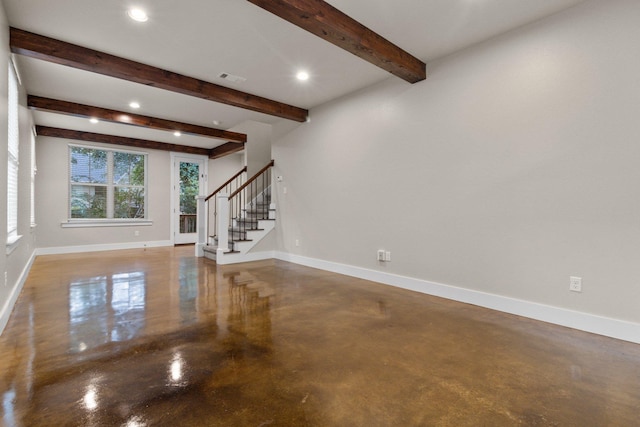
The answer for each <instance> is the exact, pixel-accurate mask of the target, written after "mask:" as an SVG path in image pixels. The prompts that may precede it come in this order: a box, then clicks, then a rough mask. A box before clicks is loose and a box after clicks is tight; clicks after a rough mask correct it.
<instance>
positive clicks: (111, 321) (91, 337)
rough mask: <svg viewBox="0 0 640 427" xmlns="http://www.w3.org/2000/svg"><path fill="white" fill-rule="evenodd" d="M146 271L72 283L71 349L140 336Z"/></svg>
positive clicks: (70, 300) (142, 324) (143, 311)
mask: <svg viewBox="0 0 640 427" xmlns="http://www.w3.org/2000/svg"><path fill="white" fill-rule="evenodd" d="M145 296H146V280H145V273H144V272H142V271H135V272H130V273H117V274H113V275H110V276H96V277H91V278H88V279H79V280H74V281H72V282H71V283H70V284H69V321H70V347H71V348H70V350H71V351H72V352H82V351H85V350H87V349H90V348H94V347H96V346H99V345H102V344H106V343H108V342H113V341H127V340H130V339H132V338H134V337H136V336H137V335H138V334H139V333H140V332H141V331H142V330H143V329H144V326H145V305H146V304H145Z"/></svg>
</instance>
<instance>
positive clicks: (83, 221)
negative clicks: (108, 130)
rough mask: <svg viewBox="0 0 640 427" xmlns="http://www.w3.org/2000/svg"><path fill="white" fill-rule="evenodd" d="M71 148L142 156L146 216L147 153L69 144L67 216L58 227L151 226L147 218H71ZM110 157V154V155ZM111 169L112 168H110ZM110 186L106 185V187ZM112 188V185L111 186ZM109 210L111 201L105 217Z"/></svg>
mask: <svg viewBox="0 0 640 427" xmlns="http://www.w3.org/2000/svg"><path fill="white" fill-rule="evenodd" d="M72 148H86V149H90V150H102V151H107V152H110V153H115V152H118V153H127V154H136V155H141V156H144V209H145V212H144V213H145V216H146V215H148V210H147V209H148V206H149V204H148V197H149V191H148V190H149V185H148V183H149V153H145V152H143V151H132V150H121V149H116V148H106V147H101V146H94V145H81V144H69V157H68V159H67V169H68V170H67V184H68V186H69V192H68V198H67V214H68V216H69V217H68V218H67V220H66V221H62V222H61V223H60V226H61V227H62V228H85V227H129V226H149V225H153V221H152V220H150V219H148V218H138V219H133V218H71V186H72V185H73V183H72V182H71V149H72ZM110 156H112V154H111V155H110ZM111 167H112V166H111ZM111 173H112V171H109V173H108V175H109V177H108V179H107V181H111V180H112V179H111ZM97 185H104V184H97ZM108 185H110V184H107V186H108ZM111 185H112V186H113V184H111ZM110 210H113V201H112V200H111V201H110V200H108V201H107V215H109V212H110Z"/></svg>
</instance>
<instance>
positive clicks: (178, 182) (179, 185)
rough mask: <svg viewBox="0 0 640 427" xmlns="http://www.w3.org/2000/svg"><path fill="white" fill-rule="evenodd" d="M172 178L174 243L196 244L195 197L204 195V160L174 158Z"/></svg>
mask: <svg viewBox="0 0 640 427" xmlns="http://www.w3.org/2000/svg"><path fill="white" fill-rule="evenodd" d="M173 167H174V171H173V174H174V178H173V182H174V185H173V200H174V205H173V206H174V207H173V224H174V233H175V235H174V243H175V244H185V243H196V241H197V237H198V235H197V229H196V223H197V222H196V221H197V217H196V208H197V200H196V196H198V195H204V191H205V188H204V182H205V177H206V172H205V160H204V159H202V158H196V157H187V156H175V157H174V162H173Z"/></svg>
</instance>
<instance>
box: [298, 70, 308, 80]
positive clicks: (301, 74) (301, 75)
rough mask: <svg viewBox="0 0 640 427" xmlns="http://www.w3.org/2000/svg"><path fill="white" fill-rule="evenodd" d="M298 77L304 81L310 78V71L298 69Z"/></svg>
mask: <svg viewBox="0 0 640 427" xmlns="http://www.w3.org/2000/svg"><path fill="white" fill-rule="evenodd" d="M296 79H298V80H300V81H303V82H304V81H306V80H309V73H307V72H306V71H298V74H296Z"/></svg>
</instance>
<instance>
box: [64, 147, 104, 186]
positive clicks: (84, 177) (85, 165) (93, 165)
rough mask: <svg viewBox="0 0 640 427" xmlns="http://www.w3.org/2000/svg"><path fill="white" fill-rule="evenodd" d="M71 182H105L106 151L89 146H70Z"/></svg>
mask: <svg viewBox="0 0 640 427" xmlns="http://www.w3.org/2000/svg"><path fill="white" fill-rule="evenodd" d="M71 182H87V183H94V184H106V183H107V152H106V151H102V150H94V149H91V148H81V147H72V148H71Z"/></svg>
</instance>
